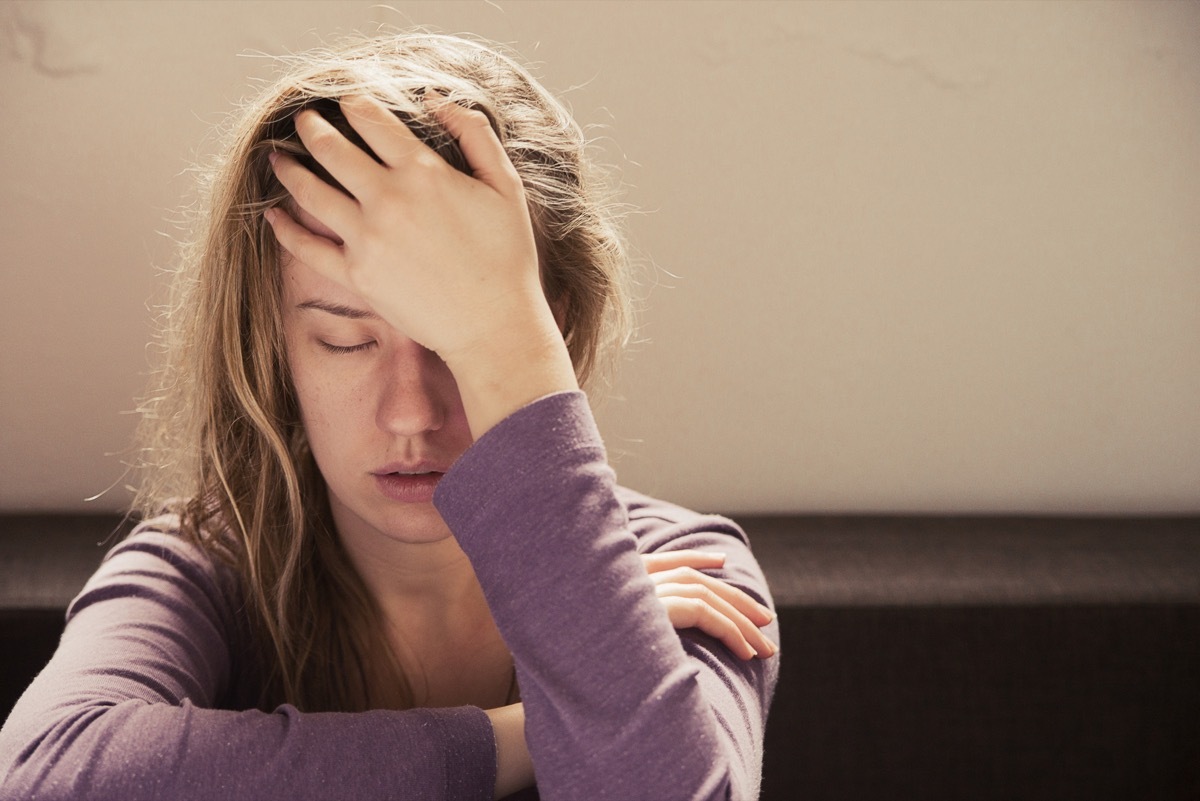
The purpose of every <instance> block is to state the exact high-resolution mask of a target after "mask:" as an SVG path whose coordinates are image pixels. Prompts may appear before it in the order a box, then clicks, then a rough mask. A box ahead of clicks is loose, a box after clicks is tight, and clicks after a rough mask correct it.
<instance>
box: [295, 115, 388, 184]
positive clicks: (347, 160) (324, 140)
mask: <svg viewBox="0 0 1200 801" xmlns="http://www.w3.org/2000/svg"><path fill="white" fill-rule="evenodd" d="M351 124H353V123H351ZM295 125H296V134H297V135H298V136H299V137H300V141H301V142H303V143H304V146H305V147H306V148H307V149H308V152H309V154H310V155H312V157H313V158H314V159H316V160H317V161H318V162H319V163H320V164H321V166H322V167H324V168H325V169H326V170H328V171H329V174H330V175H332V176H333V177H334V179H335V180H336V181H337V182H338V183H339V184H341V185H342V186H344V187H345V188H346V191H347V192H349V193H350V194H351V195H353V196H354V197H355V198H358V199H359V200H362V199H364V197H366V196H369V195H370V192H371V189H372V188H373V187H374V186H375V185H376V184H377V183H378V181H379V178H380V176H381V173H382V171H383V168H381V167H380V166H379V164H377V163H376V162H375V159H373V158H371V157H370V155H368V154H367V152H366V151H365V150H363V149H362V148H361V147H359V146H358V145H356V144H354V143H353V142H351V141H350V140H349V139H347V138H346V137H345V136H344V135H343V134H342V132H341V131H339V130H338V129H337V128H335V127H333V125H332V124H331V123H330V122H329V121H328V120H327V119H325V118H324V117H322V116H321V115H320V113H318V112H317V111H315V110H313V109H304V110H303V111H301V112H299V113H297V114H296V119H295ZM401 127H403V126H401ZM406 130H407V129H406ZM368 144H370V143H369V142H368ZM372 149H374V148H372ZM322 183H324V181H322ZM326 185H328V184H326Z"/></svg>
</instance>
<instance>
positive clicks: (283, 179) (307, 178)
mask: <svg viewBox="0 0 1200 801" xmlns="http://www.w3.org/2000/svg"><path fill="white" fill-rule="evenodd" d="M269 159H270V162H271V169H273V170H274V171H275V177H276V178H278V179H279V183H281V184H283V188H284V189H286V190H287V191H288V194H289V195H291V196H292V200H294V201H296V205H297V206H299V207H300V208H302V209H304V210H305V211H307V212H308V213H309V214H311V215H312V216H313V217H315V218H316V219H318V220H320V221H321V222H322V223H324V224H325V225H326V226H327V227H329V228H330V230H332V231H334V232H336V233H337V235H338V236H339V237H341V239H342V240H343V241H345V240H346V239H347V238H348V237H347V234H348V233H350V232H351V231H353V230H354V228H355V226H356V224H357V222H358V220H359V218H360V216H361V214H360V211H359V206H358V202H357V201H356V200H354V198H352V197H350V196H349V195H347V194H346V193H345V192H342V191H341V190H339V189H337V188H336V187H333V186H330V185H329V184H327V183H325V182H324V181H322V180H321V179H320V178H319V177H317V176H316V175H314V174H313V173H312V172H311V171H310V170H308V169H307V168H306V167H305V166H304V165H303V164H301V163H300V162H298V161H296V159H294V158H293V157H291V156H289V155H287V154H286V153H272V154H270V156H269Z"/></svg>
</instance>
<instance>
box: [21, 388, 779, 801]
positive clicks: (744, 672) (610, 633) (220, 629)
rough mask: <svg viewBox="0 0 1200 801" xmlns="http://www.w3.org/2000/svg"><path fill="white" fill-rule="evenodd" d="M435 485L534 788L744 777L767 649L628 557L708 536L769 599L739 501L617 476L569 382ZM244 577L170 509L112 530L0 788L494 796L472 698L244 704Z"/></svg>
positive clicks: (702, 785) (568, 791)
mask: <svg viewBox="0 0 1200 801" xmlns="http://www.w3.org/2000/svg"><path fill="white" fill-rule="evenodd" d="M435 504H436V505H437V508H438V510H439V511H440V512H441V514H442V516H443V517H444V518H445V520H446V522H447V523H448V524H449V526H450V529H451V530H452V531H453V532H454V534H455V537H456V538H457V539H458V541H459V543H460V544H461V546H462V548H463V550H464V551H465V552H466V553H467V555H468V556H469V557H470V559H471V562H472V564H473V566H474V568H475V571H476V574H477V575H478V577H479V581H480V583H481V584H482V585H483V589H484V592H485V594H486V597H487V601H488V604H489V606H490V607H491V611H492V614H493V617H494V618H495V621H496V624H497V625H498V626H499V629H500V633H501V634H502V635H503V637H504V640H505V642H506V643H507V644H508V646H509V648H510V649H511V650H512V653H513V656H514V658H515V661H516V666H517V675H518V679H519V682H520V687H521V698H522V701H523V702H524V704H525V714H526V737H527V739H528V742H529V749H530V753H531V754H532V757H533V762H534V767H535V772H536V774H537V784H538V792H539V793H540V795H541V797H542V798H544V799H560V798H561V799H568V798H580V799H620V800H621V801H630V800H631V799H654V801H664V800H665V799H673V798H681V799H682V798H688V799H693V798H704V799H709V798H714V799H718V798H719V799H725V798H735V799H743V798H754V797H756V796H757V793H758V787H759V777H760V772H761V765H762V741H763V730H764V727H765V724H766V716H767V708H768V706H769V704H770V700H771V695H772V692H773V690H774V685H775V679H776V675H777V672H778V657H774V658H772V659H769V660H765V661H764V660H752V661H749V662H743V661H741V660H740V659H737V658H736V657H734V656H733V655H732V654H730V653H729V652H728V651H727V649H726V648H725V647H724V646H722V645H721V644H720V643H718V642H717V641H715V640H713V639H712V638H710V637H707V636H705V635H703V634H701V633H699V632H697V631H695V630H687V631H683V632H676V631H675V630H674V629H673V628H672V627H671V624H670V622H669V621H668V620H667V617H666V615H665V613H664V612H663V610H662V607H661V604H660V603H659V602H658V600H657V598H656V596H655V594H654V590H653V586H652V584H651V582H650V580H649V579H648V577H647V576H646V573H645V569H644V567H643V566H642V563H641V559H640V558H639V557H638V553H639V552H640V553H649V552H654V551H670V550H677V549H682V548H700V549H709V550H714V551H721V552H723V553H725V554H727V559H726V565H725V568H724V569H723V570H721V571H719V572H718V573H716V575H719V576H721V577H722V578H724V579H725V580H727V581H729V582H730V583H732V584H735V585H737V586H739V587H741V588H742V589H744V590H746V591H747V592H748V593H750V594H751V595H752V596H754V597H755V598H757V599H759V600H761V601H762V602H763V603H766V604H768V605H770V603H771V602H770V597H769V595H768V591H767V586H766V582H765V580H764V579H763V575H762V573H761V571H760V570H759V567H758V565H757V564H756V563H755V561H754V558H753V556H752V555H751V553H750V548H749V545H748V543H747V541H746V538H745V535H744V534H743V533H742V532H741V531H740V530H739V529H738V528H737V527H736V526H735V525H734V524H732V523H731V522H729V521H728V520H724V519H722V518H718V517H711V516H703V515H699V514H696V513H694V512H690V511H687V510H685V509H682V508H680V507H677V506H672V505H670V504H665V503H662V502H660V501H655V500H652V499H650V498H646V497H644V496H641V495H638V494H636V493H633V492H630V491H629V490H625V489H623V488H621V487H618V486H617V485H616V483H615V480H614V476H613V473H612V470H611V469H610V468H609V467H608V463H607V460H606V457H605V453H604V449H603V445H602V444H601V442H600V437H599V434H598V433H597V431H596V427H595V424H594V422H593V420H592V416H591V411H590V409H589V407H588V405H587V401H586V400H585V398H584V396H583V395H582V393H577V392H573V393H562V394H558V395H551V396H549V397H546V398H543V399H541V400H539V401H537V402H535V403H533V404H531V405H529V406H527V407H525V408H524V409H521V410H520V411H518V412H516V413H515V414H513V415H512V416H510V417H508V418H507V419H505V420H504V421H502V422H501V423H500V424H498V425H497V426H495V427H494V428H493V429H492V430H490V431H488V432H487V433H486V434H485V435H484V436H483V437H481V438H480V440H479V441H478V442H476V443H475V444H474V445H472V446H471V448H470V449H468V450H467V452H466V453H465V454H463V456H462V457H461V458H460V459H459V460H458V461H457V462H456V463H455V465H454V466H453V468H452V469H451V470H450V472H449V473H447V474H446V476H445V478H443V479H442V481H441V483H440V485H439V487H438V490H437V493H436V496H435ZM159 522H160V523H161V521H159ZM158 528H163V526H161V525H160V526H158ZM239 599H240V592H239V590H238V588H237V580H236V578H235V577H234V576H233V575H232V574H231V573H230V572H229V571H228V570H227V569H225V568H222V567H219V566H217V565H215V564H214V563H213V562H212V561H211V560H210V559H209V558H208V557H207V556H206V555H205V554H204V553H202V552H200V551H199V550H197V549H195V548H194V547H192V546H190V545H188V544H187V543H186V542H185V541H184V540H183V539H182V538H180V537H178V536H176V535H174V534H172V533H170V532H169V531H160V530H154V527H152V526H147V525H143V526H142V527H140V528H139V530H138V531H136V532H135V533H134V534H133V535H131V536H130V537H129V538H128V539H127V540H125V541H124V542H122V543H121V544H120V545H118V546H117V547H115V548H114V549H113V550H112V552H111V553H110V554H109V555H108V556H107V557H106V559H105V561H104V563H103V564H102V565H101V567H100V569H99V570H98V571H97V572H96V574H95V575H94V576H93V577H92V578H91V580H89V581H88V583H87V585H86V586H85V587H84V589H83V591H82V593H81V594H80V595H79V597H78V598H76V599H75V601H74V602H73V603H72V604H71V607H70V609H69V610H68V613H67V619H68V623H67V627H66V631H65V633H64V634H63V639H62V642H61V643H60V645H59V648H58V651H57V652H56V653H55V655H54V658H53V659H52V660H51V661H50V664H49V665H48V666H47V667H46V669H45V670H44V671H43V672H42V673H41V675H39V676H38V678H37V679H36V680H35V681H34V683H33V684H32V685H31V686H30V688H29V689H28V691H26V693H25V695H24V696H23V697H22V698H21V700H20V701H19V702H18V704H17V706H16V707H15V708H14V710H13V712H12V714H11V715H10V717H9V718H8V720H7V721H6V722H5V724H4V727H3V729H2V730H0V777H2V781H0V799H52V798H72V799H78V798H105V799H122V800H123V801H133V800H134V799H141V798H160V799H171V800H172V801H184V799H273V798H279V799H288V800H289V801H292V800H294V799H310V798H311V799H328V798H348V799H349V798H353V799H359V800H360V801H367V799H398V798H414V799H443V798H445V799H450V798H454V799H487V798H490V797H491V795H492V786H493V783H494V780H495V771H496V753H495V747H496V746H495V739H494V737H493V734H492V729H491V725H490V723H489V721H488V719H487V717H486V716H485V715H484V713H483V711H482V710H480V709H478V708H475V707H460V708H443V709H414V710H408V711H402V712H398V711H390V710H378V711H372V712H362V713H302V712H299V711H297V710H296V709H295V708H293V707H291V706H287V705H284V706H281V707H279V708H278V709H276V710H274V711H273V712H262V711H258V710H255V709H251V708H248V707H249V706H250V704H247V703H246V702H245V700H244V699H248V698H250V697H253V696H254V695H255V694H256V692H257V688H256V687H245V686H239V678H244V676H245V675H246V674H245V672H244V670H243V669H242V667H243V666H242V663H243V661H244V658H245V655H246V654H248V653H249V652H250V651H251V650H252V649H251V648H250V647H249V645H248V643H247V641H246V639H245V638H246V636H247V634H246V631H245V628H244V626H242V625H241V624H240V622H239V621H240V618H239V614H238V606H239V604H240V600H239ZM768 634H769V636H771V637H772V639H774V640H775V641H776V642H778V629H777V628H776V624H775V623H772V624H771V626H770V628H769V630H768Z"/></svg>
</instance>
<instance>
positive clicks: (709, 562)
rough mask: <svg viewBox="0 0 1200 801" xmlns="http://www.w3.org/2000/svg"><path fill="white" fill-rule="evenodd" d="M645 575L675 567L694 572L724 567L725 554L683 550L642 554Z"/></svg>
mask: <svg viewBox="0 0 1200 801" xmlns="http://www.w3.org/2000/svg"><path fill="white" fill-rule="evenodd" d="M642 561H643V562H644V563H645V565H646V572H647V573H658V572H660V571H663V570H673V569H675V568H677V567H692V568H695V569H696V570H706V569H708V570H711V569H715V568H718V567H724V566H725V554H723V553H710V552H708V551H696V550H683V551H659V552H657V553H644V554H642Z"/></svg>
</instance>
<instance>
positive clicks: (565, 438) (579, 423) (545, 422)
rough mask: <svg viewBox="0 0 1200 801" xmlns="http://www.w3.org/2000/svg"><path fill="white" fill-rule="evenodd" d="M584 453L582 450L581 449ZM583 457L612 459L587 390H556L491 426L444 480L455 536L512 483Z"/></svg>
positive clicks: (443, 508) (437, 500)
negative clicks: (605, 446) (549, 465)
mask: <svg viewBox="0 0 1200 801" xmlns="http://www.w3.org/2000/svg"><path fill="white" fill-rule="evenodd" d="M581 451H582V452H583V453H580V452H581ZM580 457H582V458H583V459H584V460H585V461H586V460H588V459H592V460H596V461H598V462H600V463H606V462H607V456H606V454H605V451H604V444H603V442H602V441H601V439H600V431H599V429H598V428H597V427H596V421H595V419H594V418H593V417H592V409H591V406H590V405H589V404H588V401H587V395H585V394H584V393H583V392H582V391H579V390H571V391H567V392H556V393H554V394H552V395H546V396H544V397H542V398H539V399H538V400H535V401H533V402H532V403H530V404H528V405H526V406H523V407H522V408H520V409H518V410H517V411H515V412H513V413H512V414H510V415H509V416H508V417H506V418H504V419H503V420H501V421H500V422H499V423H497V424H496V425H494V426H492V427H491V428H490V429H488V430H487V431H486V432H485V433H484V435H483V436H482V437H480V438H479V439H478V440H477V441H476V442H475V443H474V444H473V445H472V446H471V447H470V448H468V449H467V450H466V452H465V453H463V455H462V456H460V457H459V458H458V461H456V462H455V463H454V464H453V465H452V466H451V468H450V470H449V471H448V472H447V473H446V475H445V476H444V477H443V478H442V480H441V481H440V482H438V486H437V489H436V490H435V492H434V496H433V503H434V506H435V507H437V510H438V512H439V513H440V514H441V515H442V519H443V520H445V521H446V524H447V525H448V526H449V527H450V530H451V531H453V532H454V534H455V536H456V537H457V536H459V535H460V533H465V532H466V531H467V530H469V529H470V528H472V527H471V526H469V525H463V524H464V523H466V522H467V521H469V520H472V519H473V517H474V516H475V514H476V513H477V511H478V510H480V509H482V508H485V507H489V506H491V505H492V504H493V503H494V502H495V501H501V507H500V508H503V507H504V506H505V505H506V504H504V503H503V500H504V499H503V497H497V496H504V495H505V494H507V491H508V489H509V488H511V487H513V486H522V485H523V484H524V481H523V480H525V479H528V478H529V477H530V476H541V475H544V474H545V472H546V469H547V464H550V463H558V462H560V461H567V462H575V461H577V460H578V459H580Z"/></svg>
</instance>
